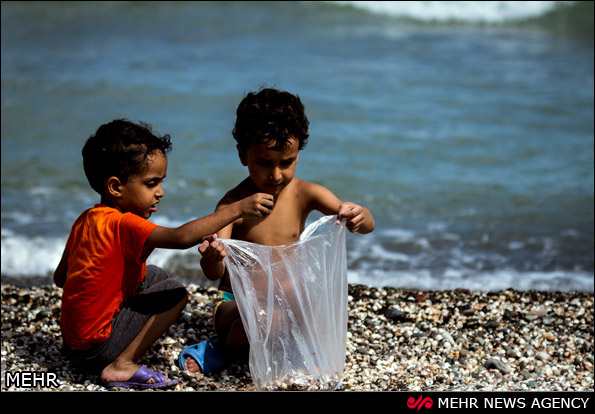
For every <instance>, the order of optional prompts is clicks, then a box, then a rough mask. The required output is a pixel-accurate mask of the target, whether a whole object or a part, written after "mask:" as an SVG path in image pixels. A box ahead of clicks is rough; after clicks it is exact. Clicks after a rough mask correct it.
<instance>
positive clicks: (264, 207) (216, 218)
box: [145, 193, 273, 252]
mask: <svg viewBox="0 0 595 414" xmlns="http://www.w3.org/2000/svg"><path fill="white" fill-rule="evenodd" d="M272 208H273V197H272V196H271V195H269V194H264V193H257V194H254V195H252V196H250V197H247V198H244V199H242V200H239V201H237V202H235V203H232V204H230V205H228V206H227V207H225V208H221V209H218V210H217V211H215V212H214V213H212V214H209V215H208V216H205V217H201V218H198V219H196V220H192V221H190V222H188V223H186V224H183V225H181V226H180V227H177V228H170V227H162V226H158V227H155V229H154V230H153V231H152V232H151V234H150V235H149V237H148V238H147V241H146V242H145V251H146V252H150V251H152V250H153V249H155V248H158V247H161V248H166V249H187V248H189V247H192V246H196V245H197V244H198V243H200V241H201V240H202V239H203V238H205V237H206V236H209V235H211V234H213V233H216V232H218V231H219V230H220V229H222V228H224V227H226V226H227V225H229V224H230V223H232V222H234V221H235V220H237V219H238V218H241V217H266V216H267V215H268V214H269V213H270V212H271V210H272Z"/></svg>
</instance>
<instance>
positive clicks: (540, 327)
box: [1, 279, 594, 392]
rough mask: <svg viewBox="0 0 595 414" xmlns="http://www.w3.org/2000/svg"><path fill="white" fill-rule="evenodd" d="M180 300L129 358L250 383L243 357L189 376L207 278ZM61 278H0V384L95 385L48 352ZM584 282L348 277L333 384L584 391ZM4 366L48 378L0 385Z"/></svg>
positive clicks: (233, 385) (209, 331) (54, 345)
mask: <svg viewBox="0 0 595 414" xmlns="http://www.w3.org/2000/svg"><path fill="white" fill-rule="evenodd" d="M186 287H187V289H188V292H189V303H188V305H187V306H186V308H185V310H184V311H183V312H182V314H181V315H180V317H179V318H178V320H177V321H176V322H175V323H174V324H173V325H172V326H171V328H170V330H169V331H168V332H167V333H166V334H165V335H164V336H163V337H162V338H161V339H159V340H158V341H157V342H156V343H155V345H154V346H153V347H152V348H150V349H149V350H148V351H147V352H146V354H145V355H144V356H143V357H142V358H141V360H140V361H139V364H145V365H147V366H148V367H149V368H151V369H153V370H155V371H158V372H163V373H165V374H166V375H167V376H169V377H170V378H178V379H179V380H180V383H179V384H177V385H176V386H175V387H174V388H172V389H170V391H193V390H194V391H242V390H246V391H254V390H255V388H254V384H253V382H252V378H251V376H250V371H249V367H248V363H247V361H240V362H238V363H234V364H232V365H230V366H229V367H227V368H226V369H224V370H223V371H221V372H220V373H218V374H214V375H213V376H210V377H200V378H197V377H195V376H193V375H188V374H185V373H182V372H180V370H179V369H178V368H177V366H176V361H177V356H178V353H179V351H180V350H181V349H183V348H184V347H186V346H187V345H189V344H192V343H196V342H198V341H202V340H204V339H206V338H208V337H210V336H212V335H213V333H214V332H213V327H212V321H211V316H212V300H213V299H214V298H215V295H216V292H217V289H215V288H205V287H202V286H199V285H195V284H187V285H186ZM61 292H62V290H61V289H59V288H57V287H55V286H51V285H38V286H29V287H25V286H20V287H19V286H14V285H12V284H5V280H4V279H3V280H2V379H1V390H2V391H28V390H42V391H55V390H62V391H104V390H105V391H107V389H106V388H105V387H103V386H102V385H101V384H100V383H99V378H98V376H89V375H85V374H83V373H81V372H79V371H77V369H76V367H74V366H73V365H72V363H71V362H70V361H68V360H66V359H64V358H63V357H62V355H61V353H60V348H61V346H62V339H61V336H60V329H59V325H58V318H59V314H60V307H59V306H60V295H61ZM593 303H594V299H593V293H587V292H549V291H516V290H512V289H510V290H503V291H498V292H482V291H472V290H465V289H456V290H444V291H419V290H406V289H396V288H375V287H369V286H364V285H356V284H350V285H349V301H348V307H349V311H348V332H347V356H346V362H345V370H344V375H343V380H342V383H341V385H340V386H339V387H338V388H337V391H591V392H592V391H593V390H594V382H593V365H594V362H593V329H594V322H593V312H594V309H593ZM16 371H30V372H31V371H32V372H44V371H45V372H49V373H54V374H56V378H57V383H58V386H57V387H55V386H51V387H42V386H39V385H38V386H36V387H34V388H17V387H15V386H14V385H11V386H7V384H6V383H5V381H6V374H7V373H13V372H16Z"/></svg>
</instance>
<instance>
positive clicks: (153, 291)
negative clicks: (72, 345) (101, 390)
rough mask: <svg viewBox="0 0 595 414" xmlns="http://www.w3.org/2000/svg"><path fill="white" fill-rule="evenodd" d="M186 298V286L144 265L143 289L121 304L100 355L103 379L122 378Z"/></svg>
mask: <svg viewBox="0 0 595 414" xmlns="http://www.w3.org/2000/svg"><path fill="white" fill-rule="evenodd" d="M187 301H188V292H187V291H186V288H185V287H184V286H183V285H182V284H181V283H180V282H178V281H177V280H175V279H169V276H168V274H167V273H166V272H165V271H163V270H162V269H160V268H158V267H156V266H147V276H146V278H145V288H144V290H143V291H142V292H141V293H140V294H138V295H137V296H135V297H134V298H133V299H132V300H131V301H130V302H129V303H127V304H125V305H124V306H123V308H122V310H121V312H120V314H119V315H118V316H117V318H115V320H114V323H113V326H112V334H111V336H110V339H109V340H108V341H109V342H110V344H109V346H107V347H106V349H105V351H104V352H103V355H102V358H103V360H105V361H106V362H107V363H106V365H104V367H105V368H104V369H103V371H102V372H101V378H102V380H103V381H105V382H114V381H126V380H128V379H129V378H130V377H131V376H132V375H133V374H134V373H135V372H136V370H137V369H138V368H139V366H138V365H137V364H136V362H137V361H138V360H139V359H140V357H141V356H142V355H143V354H144V353H145V352H146V351H147V349H148V348H149V347H150V346H151V345H152V344H153V343H154V342H155V341H157V339H159V338H160V337H161V336H162V335H163V334H164V333H165V332H166V331H167V330H168V329H169V327H170V326H171V324H172V323H173V322H174V321H175V320H176V318H177V317H178V316H179V315H180V313H181V312H182V310H183V309H184V307H185V306H186V303H187Z"/></svg>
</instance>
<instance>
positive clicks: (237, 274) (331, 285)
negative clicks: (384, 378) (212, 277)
mask: <svg viewBox="0 0 595 414" xmlns="http://www.w3.org/2000/svg"><path fill="white" fill-rule="evenodd" d="M220 241H221V242H223V243H224V244H225V246H226V249H227V256H226V258H225V263H226V266H227V269H228V272H229V275H230V279H231V286H232V289H233V292H234V295H235V298H236V302H237V304H238V308H239V311H240V315H241V317H242V322H243V325H244V329H245V331H246V334H247V336H248V339H249V341H250V360H249V364H250V373H251V374H252V378H253V380H254V384H255V386H256V388H257V389H261V390H276V389H303V390H332V389H334V388H336V387H337V386H338V385H339V384H340V382H341V379H342V377H343V370H344V366H345V354H346V340H347V259H346V248H345V224H344V223H340V222H338V221H337V216H325V217H321V218H320V219H318V220H317V221H315V222H314V223H312V224H310V225H309V226H308V227H307V228H306V229H305V230H304V232H303V233H302V235H301V236H300V239H299V241H297V242H295V243H292V244H289V245H284V246H263V245H259V244H254V243H249V242H245V241H240V240H233V239H221V240H220Z"/></svg>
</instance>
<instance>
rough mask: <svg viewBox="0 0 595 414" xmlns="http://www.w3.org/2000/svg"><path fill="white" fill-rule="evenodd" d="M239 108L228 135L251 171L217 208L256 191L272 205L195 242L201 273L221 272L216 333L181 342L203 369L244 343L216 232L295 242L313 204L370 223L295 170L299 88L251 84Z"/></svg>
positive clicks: (184, 357)
mask: <svg viewBox="0 0 595 414" xmlns="http://www.w3.org/2000/svg"><path fill="white" fill-rule="evenodd" d="M236 115H237V119H236V123H235V128H234V130H233V136H234V138H235V140H236V141H237V150H238V155H239V158H240V161H241V163H242V165H244V166H246V167H248V172H249V176H248V177H247V178H246V179H245V180H243V181H242V182H241V183H240V184H239V185H237V186H236V187H235V188H233V189H231V190H230V191H229V192H228V193H227V194H226V195H225V196H224V197H223V198H222V199H221V201H220V202H219V204H218V205H217V208H216V211H218V210H220V209H223V208H226V207H227V206H229V205H230V204H232V203H234V202H236V201H237V200H241V199H243V198H245V197H248V196H250V195H253V194H255V193H267V194H270V195H272V196H273V201H274V205H273V207H272V209H271V210H270V212H269V213H268V215H267V217H266V218H264V219H262V218H250V217H243V218H239V219H237V220H235V221H234V222H233V223H231V224H230V225H228V226H226V227H224V228H223V229H222V230H220V231H219V232H218V234H215V235H212V236H211V237H209V238H208V239H207V240H205V241H204V242H203V243H202V244H200V245H199V249H198V250H199V252H200V253H201V255H202V258H201V262H200V264H201V267H202V269H203V272H204V274H205V276H206V277H207V278H209V279H211V280H220V284H219V289H220V291H221V296H222V300H221V301H220V302H218V303H217V304H216V305H215V310H214V317H213V319H214V324H215V331H216V332H217V336H218V338H217V339H216V340H211V339H209V340H207V341H204V342H201V343H200V344H196V345H192V346H190V347H188V348H186V349H185V350H184V351H182V353H181V354H180V359H179V363H180V367H181V368H182V369H185V370H186V371H188V372H199V371H200V372H202V373H204V374H207V375H209V374H211V373H213V372H216V371H218V370H220V369H221V368H223V366H224V363H225V362H226V361H230V360H233V359H235V358H237V357H238V356H240V355H242V353H243V352H245V351H246V350H247V349H248V347H249V343H248V339H247V337H246V333H245V332H244V328H243V325H242V321H241V319H240V314H239V310H238V306H237V304H236V301H235V299H234V297H233V292H232V289H231V283H230V280H229V275H228V273H227V270H226V268H225V262H224V261H223V259H224V258H225V256H226V252H225V249H224V246H223V245H222V244H221V243H220V242H217V241H216V239H217V237H220V238H231V239H238V240H244V241H249V242H252V243H258V244H262V245H268V246H279V245H285V244H289V243H293V242H296V241H298V239H299V237H300V234H301V233H302V231H303V230H304V228H305V224H306V219H307V218H308V215H309V214H310V213H311V212H312V211H314V210H317V211H319V212H321V213H322V214H324V215H334V214H336V215H338V216H339V218H340V219H345V220H346V226H347V229H348V230H349V231H351V232H359V233H363V234H365V233H370V232H371V231H373V230H374V226H375V224H374V218H373V217H372V214H371V213H370V211H369V210H368V209H367V208H365V207H363V206H360V205H358V204H355V203H352V202H349V201H342V200H340V199H339V198H337V197H336V196H335V195H334V194H333V193H332V192H331V191H329V190H328V189H326V188H325V187H323V186H321V185H318V184H314V183H311V182H308V181H304V180H301V179H299V178H297V177H295V170H296V166H297V163H298V158H299V153H300V150H302V149H303V148H304V147H305V146H306V143H307V140H308V124H309V122H308V119H307V117H306V115H305V113H304V106H303V104H302V102H301V101H300V99H299V97H298V96H294V95H292V94H290V93H288V92H284V91H279V90H276V89H262V90H260V91H259V92H257V93H253V92H251V93H249V94H248V95H246V97H245V98H244V99H243V100H242V102H241V103H240V105H239V106H238V109H237V112H236Z"/></svg>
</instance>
